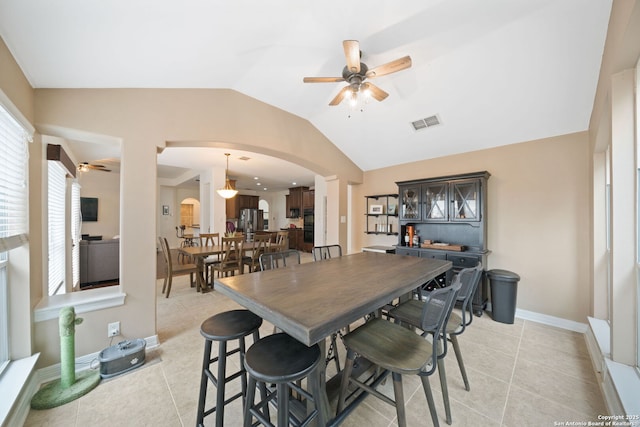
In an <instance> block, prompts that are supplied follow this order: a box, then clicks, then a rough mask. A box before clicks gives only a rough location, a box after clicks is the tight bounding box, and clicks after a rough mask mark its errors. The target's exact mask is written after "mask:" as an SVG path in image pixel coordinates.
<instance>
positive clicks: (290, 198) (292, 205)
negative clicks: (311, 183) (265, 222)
mask: <svg viewBox="0 0 640 427" xmlns="http://www.w3.org/2000/svg"><path fill="white" fill-rule="evenodd" d="M305 191H309V187H293V188H290V189H289V195H287V196H286V202H285V204H286V208H285V209H286V214H287V218H300V217H301V216H302V209H303V207H302V196H303V193H304V192H305Z"/></svg>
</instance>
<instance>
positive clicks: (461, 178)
mask: <svg viewBox="0 0 640 427" xmlns="http://www.w3.org/2000/svg"><path fill="white" fill-rule="evenodd" d="M490 176H491V175H490V174H489V172H486V171H483V172H474V173H466V174H459V175H451V176H442V177H436V178H427V179H418V180H412V181H402V182H396V184H397V185H398V197H399V200H398V223H399V230H398V231H399V235H398V244H397V247H396V254H399V255H410V256H419V257H425V258H437V259H446V260H449V261H451V262H452V263H453V271H452V272H450V273H449V274H447V275H444V276H441V277H439V278H438V280H437V285H439V286H443V285H448V284H449V283H450V281H451V278H452V276H453V274H455V273H456V272H458V271H459V270H461V269H462V268H466V267H473V266H476V265H477V263H478V262H482V265H483V266H485V269H486V266H487V257H488V255H489V253H490V251H489V250H488V249H487V246H486V236H487V180H488V179H489V177H490ZM409 226H411V227H413V229H414V230H415V233H416V234H417V236H418V237H419V244H418V245H414V244H413V243H412V242H407V241H405V240H407V239H406V238H405V236H406V235H407V230H408V227H409ZM425 241H431V244H430V245H428V247H423V245H424V242H425ZM445 244H449V246H446V245H445ZM460 249H462V250H460ZM452 273H453V274H452ZM487 300H488V286H487V279H486V274H483V277H482V280H481V282H480V285H479V286H478V290H477V291H476V293H475V295H474V298H473V310H474V313H475V314H477V315H482V312H483V310H484V309H485V308H486V305H487Z"/></svg>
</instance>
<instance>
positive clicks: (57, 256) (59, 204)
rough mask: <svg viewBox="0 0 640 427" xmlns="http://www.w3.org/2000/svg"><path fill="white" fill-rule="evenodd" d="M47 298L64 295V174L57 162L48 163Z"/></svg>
mask: <svg viewBox="0 0 640 427" xmlns="http://www.w3.org/2000/svg"><path fill="white" fill-rule="evenodd" d="M47 169H48V173H49V178H48V208H49V210H48V229H49V282H48V283H49V296H51V295H56V294H63V293H65V274H66V271H65V266H66V262H65V260H66V257H65V241H66V239H65V213H66V212H65V211H66V209H65V189H66V172H65V170H64V168H63V167H62V166H61V165H60V163H59V162H55V161H49V162H48V168H47Z"/></svg>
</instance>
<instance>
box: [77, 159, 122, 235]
mask: <svg viewBox="0 0 640 427" xmlns="http://www.w3.org/2000/svg"><path fill="white" fill-rule="evenodd" d="M78 183H79V184H80V186H81V188H80V197H97V198H98V221H96V222H90V221H83V222H82V234H90V235H92V236H102V238H103V239H112V238H113V237H114V236H117V235H119V234H120V174H119V173H116V172H100V171H88V172H80V173H78Z"/></svg>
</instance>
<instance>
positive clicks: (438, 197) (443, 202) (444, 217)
mask: <svg viewBox="0 0 640 427" xmlns="http://www.w3.org/2000/svg"><path fill="white" fill-rule="evenodd" d="M448 188H449V184H448V183H446V182H436V183H433V184H428V185H424V219H425V220H428V221H448V219H449V217H448V215H449V213H448V207H447V189H448Z"/></svg>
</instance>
